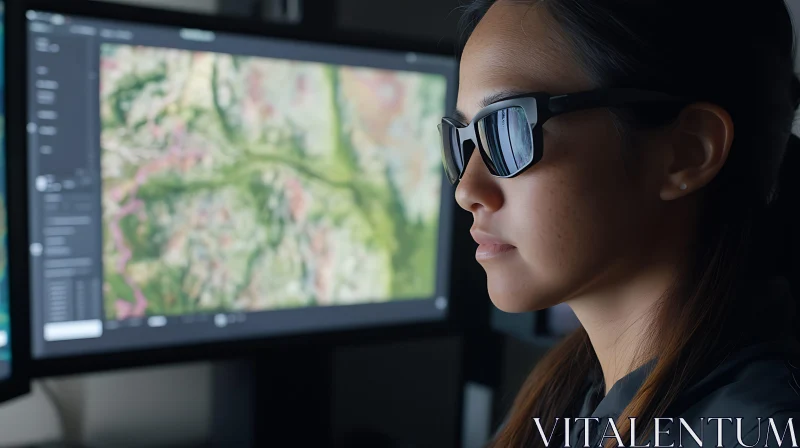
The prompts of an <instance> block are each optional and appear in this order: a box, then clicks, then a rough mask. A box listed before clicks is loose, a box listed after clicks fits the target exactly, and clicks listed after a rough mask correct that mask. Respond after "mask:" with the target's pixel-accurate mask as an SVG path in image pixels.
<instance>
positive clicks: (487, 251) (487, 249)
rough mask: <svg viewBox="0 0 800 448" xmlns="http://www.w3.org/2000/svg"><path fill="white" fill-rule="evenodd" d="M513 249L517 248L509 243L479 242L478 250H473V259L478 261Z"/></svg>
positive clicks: (495, 256)
mask: <svg viewBox="0 0 800 448" xmlns="http://www.w3.org/2000/svg"><path fill="white" fill-rule="evenodd" d="M514 250H517V248H516V247H514V246H512V245H510V244H481V245H479V246H478V250H476V251H475V259H476V260H478V261H481V260H490V259H492V258H497V257H499V256H501V255H505V254H507V253H509V252H511V251H514Z"/></svg>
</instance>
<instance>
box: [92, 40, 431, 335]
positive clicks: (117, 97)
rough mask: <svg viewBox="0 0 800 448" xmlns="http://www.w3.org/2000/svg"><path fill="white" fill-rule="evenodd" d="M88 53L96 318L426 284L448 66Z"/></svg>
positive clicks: (326, 298) (284, 303) (326, 301)
mask: <svg viewBox="0 0 800 448" xmlns="http://www.w3.org/2000/svg"><path fill="white" fill-rule="evenodd" d="M101 54H102V57H101V121H102V134H101V145H102V159H101V163H102V179H103V196H102V201H103V256H104V271H105V272H104V278H105V282H104V297H105V309H106V317H107V318H108V319H112V320H122V319H128V318H133V317H142V316H147V315H185V314H195V313H211V312H219V311H263V310H272V309H281V308H294V307H307V306H328V305H346V304H358V303H370V302H382V301H389V300H407V299H420V298H430V297H432V296H433V294H434V293H435V278H436V259H437V239H438V228H439V208H440V201H441V179H442V174H441V162H440V159H439V157H440V156H439V150H438V146H437V145H438V141H439V140H438V132H437V130H436V123H438V121H439V119H440V117H441V116H442V115H443V114H444V107H445V90H446V80H445V78H444V77H443V76H440V75H433V74H424V73H415V72H401V71H386V70H378V69H372V68H363V67H347V66H335V65H326V64H321V63H311V62H300V61H288V60H279V59H269V58H259V57H249V56H248V57H242V56H232V55H227V54H218V53H208V52H193V51H186V50H175V49H165V48H154V47H143V46H131V45H117V44H106V45H103V47H102V53H101Z"/></svg>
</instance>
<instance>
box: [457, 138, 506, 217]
mask: <svg viewBox="0 0 800 448" xmlns="http://www.w3.org/2000/svg"><path fill="white" fill-rule="evenodd" d="M478 151H479V150H478V149H475V150H473V151H470V152H471V154H465V157H469V159H468V161H467V167H466V168H465V169H464V174H463V175H462V176H461V181H460V182H459V183H458V186H457V187H456V202H457V203H458V205H459V206H460V207H461V208H463V209H464V210H466V211H468V212H472V213H476V212H477V211H479V210H481V209H485V210H486V211H496V210H499V209H500V208H501V207H502V206H503V193H502V190H501V189H500V186H499V185H498V183H497V182H498V181H499V180H500V179H498V178H496V177H494V176H492V175H491V173H489V169H488V168H487V167H486V164H485V163H484V162H483V158H482V157H481V155H480V153H479V152H478Z"/></svg>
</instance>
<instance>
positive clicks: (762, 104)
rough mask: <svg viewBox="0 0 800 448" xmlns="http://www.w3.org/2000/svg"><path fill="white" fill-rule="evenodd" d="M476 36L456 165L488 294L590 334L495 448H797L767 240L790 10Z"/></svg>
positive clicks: (484, 28) (562, 355) (522, 4)
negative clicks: (558, 311)
mask: <svg viewBox="0 0 800 448" xmlns="http://www.w3.org/2000/svg"><path fill="white" fill-rule="evenodd" d="M463 23H464V24H465V34H464V36H465V37H466V38H467V40H466V44H465V46H464V48H463V51H462V52H461V70H460V84H459V95H458V110H457V111H456V112H455V113H454V114H453V116H452V117H448V118H445V119H443V120H442V125H441V131H442V137H443V157H444V162H445V168H446V171H447V174H448V176H449V177H450V180H451V181H453V182H454V183H457V184H458V185H457V188H456V200H457V202H458V204H459V205H460V206H461V207H462V208H464V209H465V210H467V211H469V212H471V213H472V215H473V218H474V225H473V227H472V235H473V237H474V239H475V240H476V241H477V242H478V243H479V248H478V250H477V253H476V258H477V260H478V262H479V263H480V264H481V265H482V266H483V268H484V269H485V271H486V273H487V280H488V289H489V295H490V297H491V299H492V301H493V302H494V304H495V305H496V306H497V307H498V308H500V309H501V310H504V311H507V312H527V311H534V310H540V309H543V308H546V307H550V306H553V305H556V304H558V303H564V302H566V303H567V304H569V306H570V307H571V308H572V309H573V311H574V312H575V314H576V315H577V316H578V318H579V319H580V321H581V324H582V328H581V329H580V330H579V331H577V332H576V333H575V334H573V335H571V336H570V337H568V338H567V339H566V340H565V341H563V343H561V344H560V345H559V346H558V347H556V348H555V349H553V350H552V351H551V352H550V353H549V354H548V355H547V356H546V357H545V358H544V359H543V360H541V361H540V362H539V363H538V364H537V366H536V368H535V369H534V371H533V372H532V373H531V375H530V377H529V378H528V380H527V382H526V383H525V384H524V385H523V387H522V389H521V391H520V392H519V395H518V397H517V400H516V402H515V403H514V405H513V408H512V410H511V412H510V414H509V416H508V418H507V419H506V421H505V422H504V424H503V426H502V427H501V428H500V430H499V431H498V433H497V434H496V436H495V438H494V440H493V442H492V443H493V445H492V446H494V447H518V446H564V445H570V446H585V445H591V446H598V444H601V445H606V446H617V445H619V446H631V438H632V437H631V436H632V434H631V433H632V432H635V439H634V440H633V442H636V443H639V445H640V446H646V445H647V444H648V443H651V445H649V446H679V442H680V443H681V444H682V446H699V445H700V444H699V443H698V442H700V443H702V446H725V447H728V446H739V444H744V445H748V446H752V445H754V444H755V443H756V441H757V440H758V445H757V446H796V445H793V444H792V442H793V440H792V437H790V435H791V434H790V432H789V429H793V430H794V432H795V435H794V440H797V443H800V383H798V380H800V370H797V369H796V368H795V367H793V366H799V367H800V362H797V361H796V359H797V347H796V343H795V341H794V336H793V331H794V328H793V324H792V316H793V314H792V313H793V311H792V309H791V307H792V303H791V297H789V296H788V294H787V287H786V284H785V282H781V281H776V280H775V279H774V277H773V276H772V274H774V273H776V272H778V270H779V268H780V267H781V266H780V263H779V262H778V260H781V259H780V257H779V255H780V253H779V251H780V249H781V245H780V242H779V244H778V245H777V246H776V247H774V248H771V247H770V246H769V245H768V244H766V243H767V242H768V240H769V238H768V236H774V234H772V233H771V232H773V231H772V230H768V231H765V230H764V229H770V226H771V225H774V223H773V224H770V222H769V220H768V219H766V217H767V216H769V215H770V213H773V210H772V209H771V208H769V207H768V206H771V204H772V203H773V200H774V199H775V198H776V196H777V197H780V196H778V193H779V191H778V188H777V185H778V174H779V169H780V166H781V161H782V160H783V155H784V153H785V152H786V148H787V146H788V145H789V142H790V140H789V137H790V129H791V126H792V120H793V117H794V114H795V109H796V108H797V105H798V102H799V101H800V82H798V80H797V78H796V76H795V74H794V72H793V64H794V48H793V45H794V35H793V30H792V23H791V19H790V16H789V13H788V11H787V9H786V5H785V4H784V3H783V0H761V1H759V2H731V1H728V0H635V1H633V0H496V1H492V0H477V1H474V2H473V3H472V4H470V5H469V6H468V7H467V10H466V14H465V20H464V22H463ZM793 139H794V140H792V142H796V137H793ZM475 156H478V157H475ZM784 168H785V169H788V168H786V167H784ZM794 169H795V170H797V169H800V167H797V166H795V167H794ZM797 174H800V172H797ZM797 174H795V175H797ZM779 202H782V203H784V204H800V201H797V197H793V198H787V197H780V199H779ZM795 232H800V229H795ZM765 235H767V236H765ZM773 239H779V238H773ZM631 417H635V418H636V422H635V423H633V426H635V429H634V428H631V426H632V424H631V419H630V418H631ZM565 418H566V419H571V421H570V422H569V426H567V425H566V423H565V421H564V420H565ZM577 418H583V419H585V418H596V419H597V420H576V419H577ZM608 418H610V419H611V420H612V421H613V422H614V424H608V423H607V419H608ZM656 418H672V419H674V420H673V423H669V422H668V421H660V420H659V421H657V420H655V419H656ZM680 418H683V419H684V421H685V422H686V423H687V424H688V425H689V427H690V428H691V429H693V430H694V432H695V433H696V434H697V438H693V437H692V434H690V433H689V431H688V430H687V429H686V428H684V427H682V426H681V423H680V420H679V419H680ZM701 418H702V419H704V420H700V419H701ZM719 418H731V419H732V420H719ZM736 418H741V419H742V420H741V421H740V422H739V423H738V425H737V421H736ZM759 418H760V419H761V420H760V421H759V420H758V419H759ZM791 418H793V419H794V420H796V421H797V422H795V423H794V424H793V426H792V427H791V428H788V427H787V425H788V424H789V423H790V422H791V421H794V420H791V421H790V419H791ZM709 419H711V420H709ZM658 424H660V427H656V425H658ZM645 426H646V427H645ZM772 426H775V427H776V428H777V431H773V430H772ZM795 427H796V428H795ZM668 430H669V431H670V432H669V434H666V431H668ZM617 431H618V436H617V434H616V433H615V432H617ZM657 431H660V433H659V439H656V438H655V437H656V432H657ZM776 432H777V436H779V437H782V438H783V440H782V442H783V443H782V444H781V443H779V442H778V441H777V440H776V437H775V436H776ZM604 435H605V437H604ZM567 436H568V437H569V441H568V442H567V439H566V437H567ZM720 436H721V438H720ZM698 439H699V440H698ZM653 443H658V445H654V444H653ZM670 443H674V445H670ZM693 444H694V445H693Z"/></svg>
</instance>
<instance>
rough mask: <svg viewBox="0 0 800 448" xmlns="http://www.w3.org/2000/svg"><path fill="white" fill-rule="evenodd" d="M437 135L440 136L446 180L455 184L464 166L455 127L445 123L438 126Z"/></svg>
mask: <svg viewBox="0 0 800 448" xmlns="http://www.w3.org/2000/svg"><path fill="white" fill-rule="evenodd" d="M439 133H440V134H441V136H442V163H443V164H444V171H445V173H446V174H447V178H448V180H450V182H451V183H455V182H456V181H457V180H458V178H459V177H460V173H461V169H462V167H463V165H464V162H463V161H462V156H461V148H460V142H459V139H458V131H457V130H456V127H455V126H453V125H451V124H450V123H448V122H446V121H442V123H441V124H440V125H439Z"/></svg>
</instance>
